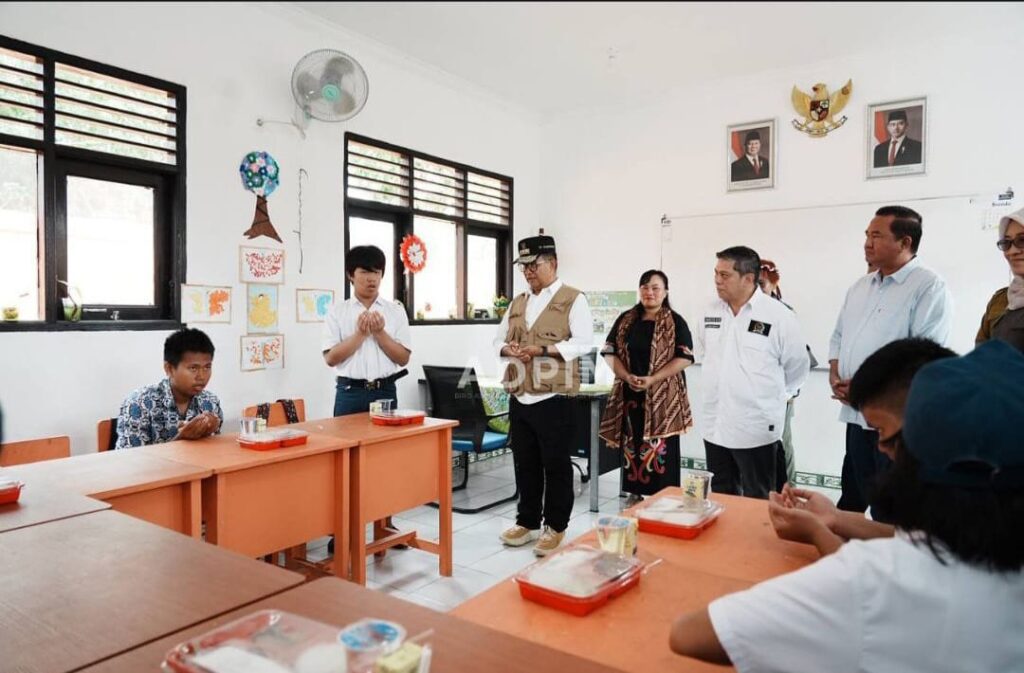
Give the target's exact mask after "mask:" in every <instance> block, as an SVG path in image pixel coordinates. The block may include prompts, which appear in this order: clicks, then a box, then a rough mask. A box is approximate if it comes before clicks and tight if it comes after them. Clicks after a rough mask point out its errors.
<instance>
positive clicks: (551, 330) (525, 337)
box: [502, 284, 580, 395]
mask: <svg viewBox="0 0 1024 673" xmlns="http://www.w3.org/2000/svg"><path fill="white" fill-rule="evenodd" d="M579 294H580V291H579V290H577V289H576V288H573V287H569V286H568V285H565V284H563V285H562V287H561V288H559V289H558V292H556V293H555V296H553V297H552V298H551V301H550V302H548V305H547V306H546V307H545V308H544V310H543V311H541V314H540V315H539V316H537V320H535V321H534V323H533V327H531V328H529V329H527V327H526V300H527V298H528V295H527V294H526V293H525V292H524V293H523V294H521V295H519V296H518V297H516V298H515V299H513V300H512V304H511V305H510V306H509V307H508V334H506V335H505V343H507V344H510V343H518V344H520V345H523V346H541V347H543V346H551V345H553V344H556V343H559V342H561V341H565V340H566V339H568V338H569V337H570V336H572V333H571V330H570V329H569V311H570V310H571V309H572V304H573V302H574V301H576V297H577V296H579ZM502 384H503V385H504V386H505V390H507V391H508V392H509V393H511V394H513V395H522V394H523V393H531V394H534V395H542V394H546V393H557V394H562V395H565V394H569V393H575V392H578V391H579V389H580V363H579V358H574V359H573V360H572V361H571V362H565V361H564V360H559V359H557V358H546V357H543V356H541V357H535V358H533V359H532V360H530V362H529V363H527V364H525V365H524V364H523V363H521V362H519V361H518V360H515V361H513V362H511V363H509V365H508V367H506V368H505V377H504V378H503V379H502Z"/></svg>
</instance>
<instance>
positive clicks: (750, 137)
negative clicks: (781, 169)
mask: <svg viewBox="0 0 1024 673" xmlns="http://www.w3.org/2000/svg"><path fill="white" fill-rule="evenodd" d="M743 147H744V148H745V150H746V154H744V155H743V156H742V157H740V158H739V159H737V160H736V161H734V162H732V181H733V182H740V181H742V180H760V179H761V178H767V177H768V160H767V159H765V158H764V157H762V156H761V155H760V152H761V134H760V133H758V132H757V131H750V132H749V133H747V135H746V137H745V138H744V139H743Z"/></svg>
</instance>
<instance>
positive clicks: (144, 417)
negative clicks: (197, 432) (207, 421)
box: [114, 379, 224, 449]
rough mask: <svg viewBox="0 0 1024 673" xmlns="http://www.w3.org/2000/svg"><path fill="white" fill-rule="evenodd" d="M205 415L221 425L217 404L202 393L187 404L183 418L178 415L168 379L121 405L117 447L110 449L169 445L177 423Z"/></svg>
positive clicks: (131, 397) (212, 396)
mask: <svg viewBox="0 0 1024 673" xmlns="http://www.w3.org/2000/svg"><path fill="white" fill-rule="evenodd" d="M206 411H209V412H211V413H213V414H216V415H217V418H219V419H220V423H221V425H223V424H224V412H223V411H221V408H220V400H218V399H217V396H216V395H214V394H213V393H211V392H209V391H207V390H204V391H202V392H201V393H199V394H198V395H196V396H195V397H193V398H192V401H191V402H189V405H188V409H187V410H186V412H185V417H184V418H182V417H181V414H179V413H178V407H177V405H175V403H174V394H173V393H172V392H171V381H170V379H164V380H163V381H161V382H160V383H156V384H153V385H151V386H145V387H143V388H139V389H138V390H135V391H133V392H132V393H131V394H130V395H128V397H127V398H126V399H125V401H124V403H123V404H122V405H121V413H120V414H119V415H118V417H117V444H116V445H115V447H114V448H117V449H127V448H131V447H136V446H146V445H149V444H160V443H162V442H169V441H171V440H172V439H174V438H175V437H176V436H177V434H178V423H180V422H188V421H190V420H192V419H193V418H195V417H196V416H198V415H199V414H201V413H203V412H206Z"/></svg>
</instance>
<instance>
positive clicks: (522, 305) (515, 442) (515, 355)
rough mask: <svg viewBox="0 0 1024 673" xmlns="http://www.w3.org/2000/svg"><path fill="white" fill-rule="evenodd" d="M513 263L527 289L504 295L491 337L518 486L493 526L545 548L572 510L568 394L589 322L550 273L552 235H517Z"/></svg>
mask: <svg viewBox="0 0 1024 673" xmlns="http://www.w3.org/2000/svg"><path fill="white" fill-rule="evenodd" d="M515 263H516V264H518V265H519V266H520V268H521V269H522V271H523V275H524V276H525V277H526V282H527V284H528V285H529V286H530V290H529V291H528V292H524V293H523V294H520V295H519V296H517V297H516V298H515V299H513V300H512V304H511V305H510V306H509V307H508V312H507V313H506V314H505V316H504V317H503V318H502V320H501V326H500V327H499V328H498V334H497V337H496V338H495V340H494V347H495V348H496V349H498V353H499V355H500V356H501V357H502V358H503V361H504V362H505V363H507V366H506V369H505V377H504V380H503V382H504V385H505V389H506V390H507V391H508V392H509V394H510V395H511V396H512V399H511V401H510V402H509V418H510V421H511V436H512V455H513V457H514V459H515V465H516V486H518V488H519V511H518V514H517V516H516V525H514V526H512V527H511V528H509V529H508V530H506V531H505V532H503V533H502V534H501V541H502V542H503V543H505V544H506V545H508V546H510V547H520V546H523V545H525V544H529V543H530V542H533V541H534V540H537V544H536V545H534V548H533V552H534V553H535V554H536V555H537V556H546V555H547V554H549V553H551V552H552V551H554V550H555V549H557V548H558V545H559V544H561V543H562V538H564V537H565V529H566V527H567V526H568V525H569V515H570V514H571V513H572V502H573V492H572V458H571V455H572V446H570V443H571V441H572V436H573V409H572V406H571V402H570V400H569V398H568V396H570V395H574V394H575V393H577V392H578V391H579V388H580V363H579V356H581V355H583V354H585V353H587V352H588V351H589V350H591V349H592V348H593V340H594V326H593V322H592V320H591V317H590V306H589V305H588V304H587V298H586V296H584V294H583V293H582V292H580V291H579V290H577V289H575V288H572V287H569V286H568V285H565V284H564V283H562V281H561V280H559V278H558V257H557V255H556V253H555V239H553V238H551V237H550V236H533V237H531V238H524V239H523V240H521V241H519V257H518V258H516V260H515ZM542 523H543V528H542V527H541V524H542ZM538 538H539V539H538Z"/></svg>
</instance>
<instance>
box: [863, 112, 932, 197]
mask: <svg viewBox="0 0 1024 673" xmlns="http://www.w3.org/2000/svg"><path fill="white" fill-rule="evenodd" d="M896 110H900V111H902V112H903V113H904V115H905V116H906V118H907V119H906V132H905V138H906V140H904V141H903V142H902V143H901V144H900V145H899V149H898V151H897V154H896V156H895V157H894V161H895V163H894V165H892V166H889V165H888V161H887V159H888V157H887V155H886V154H885V148H887V147H888V144H889V139H890V138H891V136H890V134H889V131H888V121H887V119H888V116H889V113H890V112H893V111H896ZM864 119H865V126H866V127H867V128H866V129H865V139H866V150H865V166H866V169H865V179H867V180H874V179H876V178H897V177H904V176H908V175H926V174H927V164H928V143H929V141H930V139H929V133H928V98H927V96H916V97H914V98H904V99H901V100H894V101H887V102H884V103H872V104H870V105H868V107H867V113H866V114H865V115H864ZM876 153H877V154H876ZM915 159H918V160H915Z"/></svg>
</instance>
